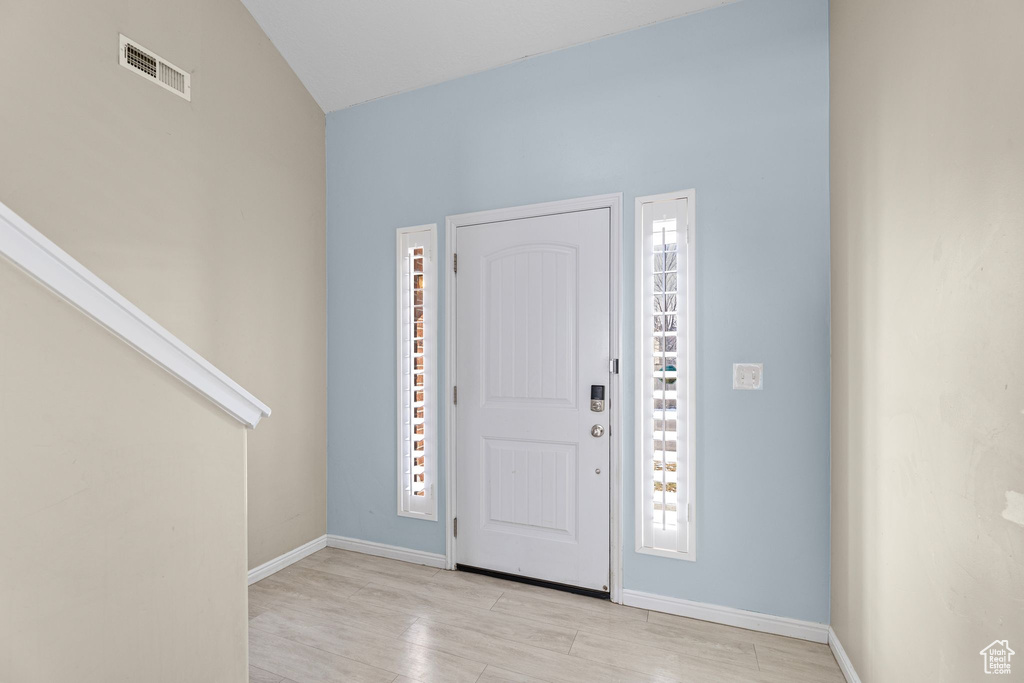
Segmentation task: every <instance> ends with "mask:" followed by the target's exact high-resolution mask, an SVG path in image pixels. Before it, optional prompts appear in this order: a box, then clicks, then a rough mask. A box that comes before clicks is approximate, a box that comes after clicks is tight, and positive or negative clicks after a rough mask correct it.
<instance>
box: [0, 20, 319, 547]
mask: <svg viewBox="0 0 1024 683" xmlns="http://www.w3.org/2000/svg"><path fill="white" fill-rule="evenodd" d="M0 17H2V20H0V64H3V65H4V68H2V69H0V160H2V162H0V201H2V202H4V203H6V204H7V205H8V206H10V207H11V208H12V209H14V210H15V211H16V212H18V213H19V214H21V216H22V217H24V218H25V219H26V220H28V222H29V223H31V224H32V225H33V226H34V227H36V228H37V229H38V230H40V231H41V232H42V233H43V234H45V235H46V236H47V237H49V238H51V239H52V240H54V241H55V242H56V243H57V244H58V245H60V246H61V247H62V248H63V249H65V250H66V251H68V252H69V253H70V254H71V255H72V256H74V257H75V258H76V259H78V260H79V261H81V262H82V263H83V264H85V266H86V267H88V268H90V269H91V270H92V271H93V272H95V273H96V274H97V275H99V276H100V277H101V278H103V279H104V280H106V281H107V282H108V283H109V284H110V285H112V286H113V287H114V288H115V289H117V290H118V291H119V292H121V293H122V294H123V295H125V296H126V297H127V298H128V299H129V300H131V301H132V302H133V303H135V304H136V305H138V306H139V307H140V308H141V309H142V310H144V311H145V312H146V313H148V314H149V315H151V316H152V317H153V318H155V319H156V320H157V321H158V322H159V323H160V324H162V325H163V326H164V327H166V328H167V329H169V330H170V331H171V332H172V333H174V334H175V335H177V336H178V337H180V338H181V339H182V340H184V341H185V343H187V344H189V345H190V346H192V348H194V349H196V350H197V351H198V352H199V353H200V354H202V355H203V356H204V357H206V358H207V359H208V360H210V361H211V362H212V363H213V364H214V365H216V366H217V367H219V368H220V369H221V370H223V371H224V372H226V373H227V374H228V375H229V376H230V377H231V378H232V379H234V380H236V381H237V382H239V383H240V384H241V385H242V386H244V387H245V388H246V389H248V390H249V391H251V392H252V393H253V394H255V395H256V396H257V397H258V398H259V399H260V400H262V401H264V402H265V403H266V404H268V405H269V406H270V407H271V408H272V409H273V416H272V417H271V418H270V419H268V420H265V421H264V422H263V423H261V424H260V426H259V429H258V430H256V431H255V432H253V433H252V434H250V439H249V486H250V487H249V553H250V556H249V565H250V566H256V565H259V564H261V563H263V562H265V561H266V560H268V559H270V558H273V557H276V556H278V555H280V554H282V553H284V552H286V551H288V550H291V549H293V548H295V547H296V546H299V545H301V544H302V543H304V542H306V541H309V540H310V539H313V538H315V537H318V536H320V535H322V534H323V533H324V532H325V529H326V522H325V509H326V503H325V478H326V476H325V471H326V435H325V434H326V428H325V415H326V408H325V396H326V379H325V377H326V373H325V354H326V342H325V337H326V325H325V315H326V314H325V290H326V276H325V261H324V241H325V232H324V226H325V218H324V213H325V208H324V207H325V198H324V192H325V187H324V183H325V179H324V173H325V170H324V116H323V113H322V112H321V111H320V110H319V108H318V107H317V105H316V104H315V102H314V101H313V99H312V97H310V96H309V94H308V93H307V92H306V91H305V90H304V89H303V87H302V85H301V84H300V83H299V81H298V79H297V78H296V77H295V75H294V74H293V73H292V71H291V70H290V69H289V68H288V66H287V64H286V63H285V62H284V60H283V59H282V57H281V56H280V55H279V54H278V53H277V51H276V50H275V49H274V47H273V46H272V45H271V44H270V42H269V40H268V39H267V38H266V36H265V35H264V34H263V33H262V32H261V31H260V29H259V28H258V26H257V25H256V22H255V21H254V20H253V19H252V17H251V16H250V15H249V14H248V12H247V11H246V9H245V8H244V7H243V6H242V4H241V3H240V2H238V0H171V1H169V2H168V1H166V0H162V1H160V2H156V1H155V0H89V1H88V2H66V1H60V0H31V1H29V2H26V1H20V0H0ZM118 33H124V34H125V35H127V36H129V37H131V38H132V39H134V40H137V41H139V42H140V43H141V44H143V45H144V46H146V47H148V48H150V49H152V50H154V51H155V52H157V53H158V54H160V55H161V56H163V57H165V58H166V59H168V60H170V61H171V62H173V63H174V64H176V65H177V66H179V67H181V68H183V69H185V70H187V71H189V72H191V73H192V102H191V103H189V102H186V101H184V100H182V99H180V98H178V97H177V96H175V95H174V94H172V93H169V92H167V91H165V90H163V89H161V88H160V87H158V86H156V85H154V84H152V83H149V82H147V81H146V80H144V79H142V78H140V77H138V76H136V75H134V74H132V73H130V72H128V71H126V70H125V69H123V68H122V67H120V66H118V63H117V49H118V48H117V46H118ZM59 352H60V353H70V352H71V350H70V347H67V348H65V349H64V350H63V351H59ZM5 390H6V387H5ZM180 426H182V425H179V427H180Z"/></svg>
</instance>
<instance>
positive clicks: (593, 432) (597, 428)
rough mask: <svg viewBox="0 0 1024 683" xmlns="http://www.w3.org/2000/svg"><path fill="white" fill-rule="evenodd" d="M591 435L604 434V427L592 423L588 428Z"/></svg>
mask: <svg viewBox="0 0 1024 683" xmlns="http://www.w3.org/2000/svg"><path fill="white" fill-rule="evenodd" d="M590 435H591V436H604V427H602V426H601V425H594V426H593V427H591V428H590Z"/></svg>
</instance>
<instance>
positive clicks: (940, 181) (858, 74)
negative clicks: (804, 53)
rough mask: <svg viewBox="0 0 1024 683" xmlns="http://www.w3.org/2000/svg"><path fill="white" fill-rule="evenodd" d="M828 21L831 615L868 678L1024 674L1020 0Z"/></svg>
mask: <svg viewBox="0 0 1024 683" xmlns="http://www.w3.org/2000/svg"><path fill="white" fill-rule="evenodd" d="M830 21H831V60H832V67H831V87H832V278H833V279H832V352H833V358H832V413H833V418H832V501H833V503H832V623H833V625H834V627H835V630H836V632H837V634H838V636H839V639H840V642H841V643H842V645H843V646H844V647H845V649H846V651H847V652H848V653H849V655H850V657H851V658H852V660H853V663H854V666H855V667H856V669H857V671H858V673H859V674H860V676H861V678H862V679H863V680H864V681H865V682H866V683H888V682H890V681H900V682H911V681H928V682H936V681H949V682H956V683H960V682H962V681H973V680H984V679H986V678H987V677H986V676H985V675H984V674H983V673H982V661H981V656H980V655H979V651H980V650H981V649H982V648H983V647H985V646H986V645H988V644H989V643H990V642H991V641H993V640H995V639H997V638H998V639H1008V640H1009V642H1010V646H1011V647H1013V648H1014V649H1015V650H1016V651H1017V652H1018V653H1019V654H1018V655H1017V660H1016V661H1015V662H1014V664H1013V666H1014V669H1017V670H1019V673H1017V674H1016V675H1017V676H1018V677H1024V509H1021V508H1017V511H1016V512H1014V511H1013V510H1014V506H1013V505H1012V504H1011V505H1010V506H1009V509H1008V501H1010V502H1012V501H1016V500H1020V499H1019V493H1016V494H1015V493H1013V492H1024V366H1022V363H1021V361H1022V358H1024V134H1022V131H1024V87H1022V74H1024V41H1022V40H1021V33H1020V31H1021V26H1024V3H1021V2H1019V0H981V1H978V2H964V1H963V0H833V2H832V3H831V17H830ZM1022 502H1024V500H1022ZM1018 505H1020V503H1018ZM1014 680H1016V678H1015V679H1014Z"/></svg>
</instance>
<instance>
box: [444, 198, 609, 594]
mask: <svg viewBox="0 0 1024 683" xmlns="http://www.w3.org/2000/svg"><path fill="white" fill-rule="evenodd" d="M590 209H609V214H610V226H609V228H610V237H609V239H610V240H611V244H609V252H608V253H609V260H610V264H609V266H610V268H611V272H610V273H609V275H610V281H609V282H610V288H609V289H610V292H609V295H610V298H609V302H608V304H609V313H610V318H609V321H610V328H611V329H610V335H611V338H610V339H609V342H610V344H609V348H610V349H611V357H612V358H617V359H619V373H621V372H622V368H623V367H625V366H626V365H627V364H626V363H624V362H623V360H622V355H621V350H622V316H621V312H622V193H621V192H617V193H615V194H602V195H595V196H593V197H580V198H578V199H566V200H562V201H556V202H544V203H543V204H530V205H527V206H514V207H509V208H506V209H494V210H491V211H476V212H473V213H463V214H458V215H455V216H448V217H446V218H445V240H444V243H445V280H444V285H445V309H444V317H445V340H444V352H445V385H444V391H445V394H446V398H445V405H446V406H447V411H446V418H447V421H446V429H445V439H444V442H445V443H444V458H445V506H444V509H445V567H446V568H447V569H455V557H456V553H455V544H456V538H455V517H456V516H457V514H458V510H457V509H456V500H457V497H456V495H455V494H456V481H455V479H456V477H455V473H456V471H457V467H456V458H457V457H458V453H456V449H455V441H456V440H455V434H456V427H457V422H456V420H457V417H458V416H457V414H456V408H455V406H454V405H453V402H452V387H454V386H455V385H456V384H457V382H456V377H455V368H456V364H455V361H456V348H455V339H456V328H455V324H456V320H457V316H456V308H455V307H456V300H457V297H456V289H455V288H456V281H457V278H456V276H455V273H454V268H453V256H452V255H453V254H455V253H458V249H457V245H456V230H457V228H459V227H464V226H468V225H478V224H480V223H498V222H502V221H511V220H518V219H521V218H535V217H537V216H549V215H552V214H558V213H570V212H575V211H588V210H590ZM619 373H612V374H611V379H610V382H611V384H610V386H609V387H608V413H609V415H608V427H609V428H608V436H609V448H610V453H609V463H610V469H611V472H610V473H609V475H610V476H609V482H608V485H609V487H610V490H609V491H608V503H609V506H608V508H609V516H610V520H609V532H610V533H609V536H610V537H609V539H608V541H609V547H610V555H611V556H610V557H609V558H608V573H609V577H610V578H609V581H610V583H609V588H610V591H609V593H610V594H611V599H612V602H617V603H621V602H622V468H623V463H622V428H623V416H624V415H625V414H626V413H627V412H629V411H626V410H625V409H624V406H623V405H622V375H621V374H619Z"/></svg>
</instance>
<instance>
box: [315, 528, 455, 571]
mask: <svg viewBox="0 0 1024 683" xmlns="http://www.w3.org/2000/svg"><path fill="white" fill-rule="evenodd" d="M327 547H328V548H338V549H340V550H351V551H352V552H356V553H362V554H364V555H376V556H377V557H387V558H389V559H392V560H401V561H402V562H411V563H412V564H425V565H426V566H428V567H437V568H438V569H444V568H445V559H444V555H442V554H441V553H428V552H426V551H424V550H413V549H411V548H399V547H398V546H395V545H387V544H385V543H375V542H373V541H361V540H359V539H358V538H347V537H345V536H335V535H334V534H327Z"/></svg>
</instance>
